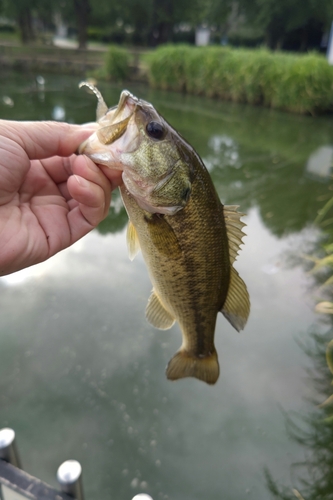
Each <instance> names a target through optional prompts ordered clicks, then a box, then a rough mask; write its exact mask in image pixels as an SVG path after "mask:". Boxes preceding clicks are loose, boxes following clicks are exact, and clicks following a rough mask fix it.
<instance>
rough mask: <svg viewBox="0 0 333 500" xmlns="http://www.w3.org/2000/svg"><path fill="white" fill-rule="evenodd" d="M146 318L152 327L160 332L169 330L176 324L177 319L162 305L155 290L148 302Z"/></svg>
mask: <svg viewBox="0 0 333 500" xmlns="http://www.w3.org/2000/svg"><path fill="white" fill-rule="evenodd" d="M146 318H147V320H148V321H149V323H150V324H151V325H153V326H155V328H159V329H160V330H169V328H171V327H172V325H173V324H174V322H175V319H174V318H173V317H172V316H171V314H170V313H169V312H168V311H167V310H166V309H165V308H164V307H163V305H162V304H161V302H160V299H159V298H158V297H157V295H156V293H155V290H153V291H152V292H151V295H150V297H149V300H148V304H147V307H146Z"/></svg>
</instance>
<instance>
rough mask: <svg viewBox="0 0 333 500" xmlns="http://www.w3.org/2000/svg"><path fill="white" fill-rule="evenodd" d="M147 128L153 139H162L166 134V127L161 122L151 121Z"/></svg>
mask: <svg viewBox="0 0 333 500" xmlns="http://www.w3.org/2000/svg"><path fill="white" fill-rule="evenodd" d="M146 130H147V134H148V135H149V137H152V138H153V139H158V140H161V139H163V137H164V135H165V129H164V127H163V125H161V123H159V122H149V123H148V125H147V127H146Z"/></svg>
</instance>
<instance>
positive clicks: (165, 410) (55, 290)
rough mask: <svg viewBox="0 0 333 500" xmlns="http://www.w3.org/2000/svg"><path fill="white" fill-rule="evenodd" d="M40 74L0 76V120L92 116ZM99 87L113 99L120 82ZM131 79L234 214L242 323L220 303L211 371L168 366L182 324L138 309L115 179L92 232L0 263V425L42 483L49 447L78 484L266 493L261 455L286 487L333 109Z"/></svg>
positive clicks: (305, 404) (144, 287)
mask: <svg viewBox="0 0 333 500" xmlns="http://www.w3.org/2000/svg"><path fill="white" fill-rule="evenodd" d="M35 76H36V75H31V74H19V73H8V74H3V75H2V76H1V80H0V116H1V117H2V118H8V119H19V120H27V119H28V120H41V119H58V120H66V121H69V122H73V123H83V122H87V121H93V120H94V117H95V107H96V102H95V98H94V97H93V96H91V95H89V94H87V93H86V92H85V91H84V90H83V89H82V90H79V89H78V82H79V80H78V78H77V77H68V76H66V77H65V76H59V75H43V76H44V78H45V86H44V87H41V86H39V87H38V86H37V84H36V80H35ZM98 86H99V88H100V90H101V91H102V93H103V95H104V98H105V100H106V102H107V103H108V104H109V105H110V106H111V105H114V104H116V103H117V102H118V98H119V94H120V91H121V90H122V88H121V87H120V86H117V85H111V84H106V83H100V84H99V85H98ZM128 87H129V90H131V91H132V92H133V93H134V94H136V95H137V96H139V97H142V98H144V99H146V100H148V101H150V102H152V103H153V104H154V105H155V107H156V108H157V109H158V110H159V111H160V112H161V114H162V115H163V116H164V117H165V118H166V119H167V120H168V121H169V122H170V123H171V124H172V125H173V126H174V127H175V128H176V129H177V130H178V131H179V132H180V133H181V134H182V135H183V136H184V137H185V138H186V139H187V140H188V141H189V142H190V144H192V145H193V146H194V147H195V149H196V150H197V151H198V153H199V154H200V155H201V156H202V158H203V159H204V162H205V164H206V165H207V167H208V168H209V170H210V172H211V175H212V178H213V180H214V182H215V185H216V188H217V191H218V193H219V195H220V198H221V200H222V201H223V203H225V204H238V205H240V209H241V211H243V212H246V214H247V216H246V218H245V219H244V221H245V222H246V224H247V227H246V229H245V230H246V233H247V236H246V238H245V239H244V242H245V244H244V246H243V248H242V251H241V252H240V256H239V258H238V261H237V263H236V266H235V267H236V268H237V270H238V271H239V273H240V275H241V276H242V278H243V279H244V281H245V282H246V284H247V286H248V289H249V292H250V297H251V303H252V309H251V315H250V319H249V322H248V325H247V326H246V329H245V331H244V332H242V333H241V334H237V333H236V332H235V331H234V330H233V329H232V327H231V326H230V325H229V324H228V322H227V321H226V320H225V319H224V318H223V317H222V316H221V317H219V318H218V323H217V329H216V347H217V351H218V353H219V360H220V369H221V374H220V378H219V381H218V382H217V384H216V385H215V386H213V387H209V386H207V385H206V384H204V383H201V382H199V381H198V380H195V379H184V380H180V381H178V382H169V381H167V380H166V378H165V374H164V369H165V366H166V364H167V362H168V360H169V359H170V357H171V356H172V355H173V354H174V353H175V351H176V350H177V349H178V348H179V346H180V343H181V335H180V330H179V327H178V326H177V325H176V326H174V327H173V328H172V329H171V330H169V331H159V330H156V329H155V328H153V327H152V326H151V325H149V324H148V323H147V322H146V320H145V315H144V310H145V306H146V302H147V299H148V297H149V294H150V290H151V285H150V281H149V278H148V274H147V270H146V267H145V264H144V262H143V260H142V257H141V255H139V256H137V257H136V259H135V260H134V261H133V262H130V261H129V259H128V255H127V249H126V241H125V239H126V238H125V227H126V223H127V216H126V213H125V211H124V209H123V207H122V205H121V201H120V198H119V196H118V195H117V194H115V195H114V197H113V205H112V207H111V209H110V215H109V217H108V218H107V219H106V220H105V221H104V222H103V223H102V224H101V225H100V227H99V228H98V230H95V231H93V232H92V233H90V234H89V235H88V236H86V237H85V238H83V239H82V240H81V241H79V242H78V243H77V244H75V245H74V246H73V247H71V248H70V249H68V250H66V251H63V252H61V253H59V254H58V255H56V256H55V257H53V258H52V259H50V260H49V261H47V262H45V263H43V264H40V265H37V266H34V267H31V268H29V269H26V270H23V271H21V272H19V273H16V274H13V275H11V276H7V277H4V278H1V279H0V304H1V306H0V307H1V321H0V428H1V427H5V426H10V427H12V428H14V429H15V430H16V433H17V439H18V445H19V448H20V453H21V458H22V462H23V466H24V468H25V470H26V471H27V472H29V473H31V474H33V475H36V476H37V477H39V478H41V479H43V480H44V481H46V482H48V483H50V484H52V485H56V482H55V472H56V470H57V467H58V466H59V465H60V463H61V462H62V461H64V460H66V459H70V458H74V459H77V460H79V461H80V463H81V464H82V467H83V474H84V475H83V481H84V489H85V494H86V498H87V499H89V500H97V499H99V500H100V499H102V500H104V499H105V500H106V499H108V498H116V499H119V500H120V499H122V500H125V499H131V498H132V497H133V496H134V495H135V494H136V493H139V492H146V493H148V494H150V495H151V496H152V497H153V499H154V500H163V499H171V500H194V499H198V500H199V499H200V500H201V499H205V500H216V499H222V498H223V499H228V500H234V499H235V500H240V499H242V498H249V499H256V500H264V499H265V500H266V499H267V498H270V493H269V491H268V488H267V481H266V479H265V475H264V469H265V468H268V470H269V471H270V473H271V475H272V477H273V478H274V479H276V480H277V481H278V483H279V484H284V485H286V486H287V487H288V488H289V490H288V491H291V487H296V486H297V484H299V483H298V482H297V481H298V479H297V478H298V476H297V473H296V472H295V469H294V467H293V466H292V464H294V463H295V462H298V461H301V460H303V459H304V455H305V450H304V449H303V448H302V447H301V446H300V445H299V444H298V443H297V442H295V440H293V439H291V438H290V436H289V435H288V433H287V432H286V416H287V415H290V414H292V413H293V412H297V413H298V414H300V415H304V416H306V415H307V414H308V413H309V412H311V411H312V410H313V402H312V401H311V400H312V399H313V398H316V393H315V387H314V385H313V384H312V380H311V377H310V376H309V374H308V373H307V369H308V368H313V362H312V360H311V356H310V357H309V356H308V355H307V354H306V353H305V352H304V349H303V348H302V347H301V346H300V344H305V345H306V346H307V347H308V349H309V350H310V351H311V348H312V347H313V349H314V350H315V349H316V347H315V345H314V344H315V341H314V340H313V338H312V333H313V332H316V333H323V334H324V333H325V332H326V330H327V329H328V328H329V327H328V326H325V325H324V326H323V325H322V324H321V323H320V321H319V320H318V317H317V316H316V315H315V313H314V306H315V301H316V294H317V289H316V287H315V284H314V281H313V278H312V277H311V276H309V274H308V273H307V272H306V269H305V266H304V265H303V262H304V261H303V260H302V255H304V254H306V253H307V252H310V251H312V249H313V248H314V247H316V246H319V245H320V238H321V233H320V231H319V230H318V229H316V228H315V227H314V226H313V225H312V223H313V221H314V219H315V217H316V214H317V211H318V209H319V208H320V207H322V205H323V204H324V203H325V201H326V200H327V199H328V198H329V197H330V196H331V190H332V187H333V186H332V184H331V177H330V165H331V163H332V161H331V160H332V151H333V149H332V137H333V121H332V118H331V117H316V118H313V117H302V116H294V115H290V114H286V113H280V112H275V111H271V110H267V109H261V108H254V107H249V106H245V105H235V104H232V103H223V102H216V101H213V100H209V99H203V98H197V97H191V96H182V95H178V94H172V93H167V92H157V91H153V90H151V89H148V88H147V87H145V86H137V85H128ZM308 425H310V424H308ZM303 477H304V476H303ZM306 477H307V476H306V475H305V478H306ZM289 485H290V487H289ZM300 490H301V486H300Z"/></svg>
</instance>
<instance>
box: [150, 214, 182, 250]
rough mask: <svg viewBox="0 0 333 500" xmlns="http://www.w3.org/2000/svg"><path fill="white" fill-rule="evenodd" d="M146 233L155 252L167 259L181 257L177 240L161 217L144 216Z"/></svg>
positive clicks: (153, 215) (154, 215)
mask: <svg viewBox="0 0 333 500" xmlns="http://www.w3.org/2000/svg"><path fill="white" fill-rule="evenodd" d="M145 220H146V222H147V225H148V231H149V235H150V238H151V241H152V242H153V244H154V246H155V248H156V250H157V251H158V252H160V253H161V254H162V255H165V256H166V257H168V258H169V259H179V258H180V257H181V255H182V249H181V247H180V244H179V241H178V238H177V236H176V234H175V232H174V230H173V229H172V227H171V226H170V225H169V224H168V222H167V221H166V220H165V218H164V217H163V216H159V215H156V214H151V215H150V216H146V217H145Z"/></svg>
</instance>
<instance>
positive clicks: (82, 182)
mask: <svg viewBox="0 0 333 500" xmlns="http://www.w3.org/2000/svg"><path fill="white" fill-rule="evenodd" d="M74 177H75V179H76V180H77V182H78V184H80V186H81V187H85V188H86V187H89V181H87V180H86V179H84V178H83V177H79V176H78V175H74Z"/></svg>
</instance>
